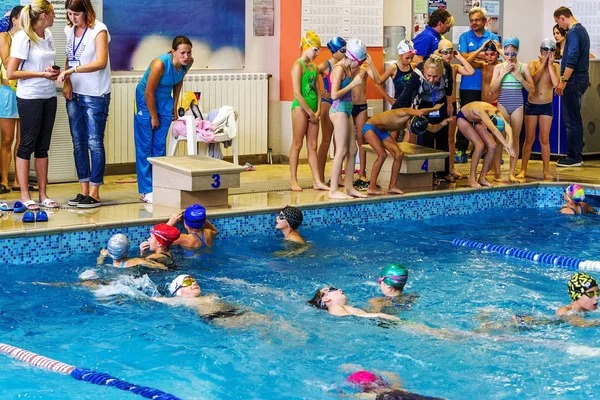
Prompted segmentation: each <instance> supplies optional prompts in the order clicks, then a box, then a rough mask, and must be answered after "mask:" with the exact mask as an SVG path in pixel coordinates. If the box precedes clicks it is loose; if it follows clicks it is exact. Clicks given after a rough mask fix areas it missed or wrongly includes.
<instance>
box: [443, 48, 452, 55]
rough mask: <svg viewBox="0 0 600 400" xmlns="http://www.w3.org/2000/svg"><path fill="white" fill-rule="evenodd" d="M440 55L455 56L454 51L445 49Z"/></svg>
mask: <svg viewBox="0 0 600 400" xmlns="http://www.w3.org/2000/svg"><path fill="white" fill-rule="evenodd" d="M440 54H443V55H445V56H446V55H448V54H454V49H444V50H441V51H440Z"/></svg>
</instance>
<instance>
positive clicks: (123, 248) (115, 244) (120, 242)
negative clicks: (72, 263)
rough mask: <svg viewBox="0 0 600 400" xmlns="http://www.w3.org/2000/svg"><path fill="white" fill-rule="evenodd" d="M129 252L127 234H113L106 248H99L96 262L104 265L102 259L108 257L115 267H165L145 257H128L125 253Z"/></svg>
mask: <svg viewBox="0 0 600 400" xmlns="http://www.w3.org/2000/svg"><path fill="white" fill-rule="evenodd" d="M128 252H129V240H128V239H127V236H125V235H123V234H122V233H117V234H116V235H113V236H112V237H111V238H110V239H109V240H108V244H107V246H106V249H101V250H100V254H99V255H98V259H97V260H96V264H98V265H104V259H105V258H106V257H110V258H111V259H112V263H111V264H110V265H112V266H113V267H115V268H135V267H145V268H152V269H167V268H166V267H165V266H164V265H162V264H160V263H156V262H154V261H152V260H150V259H146V258H139V257H136V258H128V257H127V253H128Z"/></svg>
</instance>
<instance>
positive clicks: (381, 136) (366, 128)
mask: <svg viewBox="0 0 600 400" xmlns="http://www.w3.org/2000/svg"><path fill="white" fill-rule="evenodd" d="M368 131H373V132H375V134H376V135H377V137H379V139H380V140H381V141H382V142H383V141H384V140H385V139H387V138H389V137H390V134H389V133H387V132H386V131H382V130H379V129H377V128H375V127H374V126H373V125H371V124H369V123H367V124H365V126H364V127H363V130H362V134H363V136H365V134H366V133H367V132H368Z"/></svg>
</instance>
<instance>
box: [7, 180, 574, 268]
mask: <svg viewBox="0 0 600 400" xmlns="http://www.w3.org/2000/svg"><path fill="white" fill-rule="evenodd" d="M563 190H564V189H563V188H562V187H529V188H523V189H516V190H515V189H507V190H480V191H477V192H468V193H464V194H460V193H459V194H450V195H447V196H437V197H425V198H416V199H414V198H413V199H411V198H407V199H406V200H399V201H398V200H396V201H388V202H386V201H382V202H376V203H361V204H352V205H339V206H332V207H327V208H312V209H311V208H303V211H304V223H303V226H304V227H310V226H314V227H320V226H325V225H331V224H336V225H337V224H342V225H346V224H350V225H358V224H361V223H365V222H371V223H372V222H381V221H390V220H394V219H397V220H405V219H411V220H420V219H425V218H431V217H437V216H448V215H468V214H473V213H475V212H478V211H482V210H487V209H490V208H548V207H553V208H558V207H560V205H561V204H562V193H563ZM276 215H277V214H276V213H268V214H265V213H262V214H254V215H245V216H238V217H228V218H217V219H214V220H212V221H213V223H214V224H215V226H216V227H217V229H219V232H220V234H219V236H218V239H219V240H220V239H226V238H231V237H240V236H241V237H243V236H250V235H275V234H276V231H275V229H274V226H275V216H276ZM150 226H151V225H148V226H134V227H125V228H123V227H122V228H114V229H106V230H94V231H82V232H68V233H62V234H56V235H48V236H28V237H19V238H9V239H1V240H0V244H1V246H2V249H3V251H2V252H0V262H3V263H9V264H37V263H46V262H52V261H57V260H60V259H62V258H64V257H65V256H66V255H68V254H73V253H97V252H98V250H99V249H100V248H101V247H105V246H106V243H107V241H108V239H109V238H110V237H111V236H112V235H114V234H115V233H123V234H125V235H127V237H128V238H129V240H130V242H131V244H132V248H134V247H135V246H137V244H139V243H140V242H141V241H143V240H146V239H147V238H148V235H149V232H150Z"/></svg>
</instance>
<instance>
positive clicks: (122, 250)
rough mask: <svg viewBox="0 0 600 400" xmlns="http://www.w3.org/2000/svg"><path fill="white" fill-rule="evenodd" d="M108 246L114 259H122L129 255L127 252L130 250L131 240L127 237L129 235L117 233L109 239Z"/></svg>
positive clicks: (109, 252)
mask: <svg viewBox="0 0 600 400" xmlns="http://www.w3.org/2000/svg"><path fill="white" fill-rule="evenodd" d="M106 247H107V250H108V255H109V256H110V257H111V258H112V259H113V260H120V259H122V258H123V257H125V256H126V255H127V252H129V240H128V239H127V236H125V235H123V234H122V233H117V234H116V235H113V236H112V237H111V238H110V239H109V240H108V245H107V246H106Z"/></svg>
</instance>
